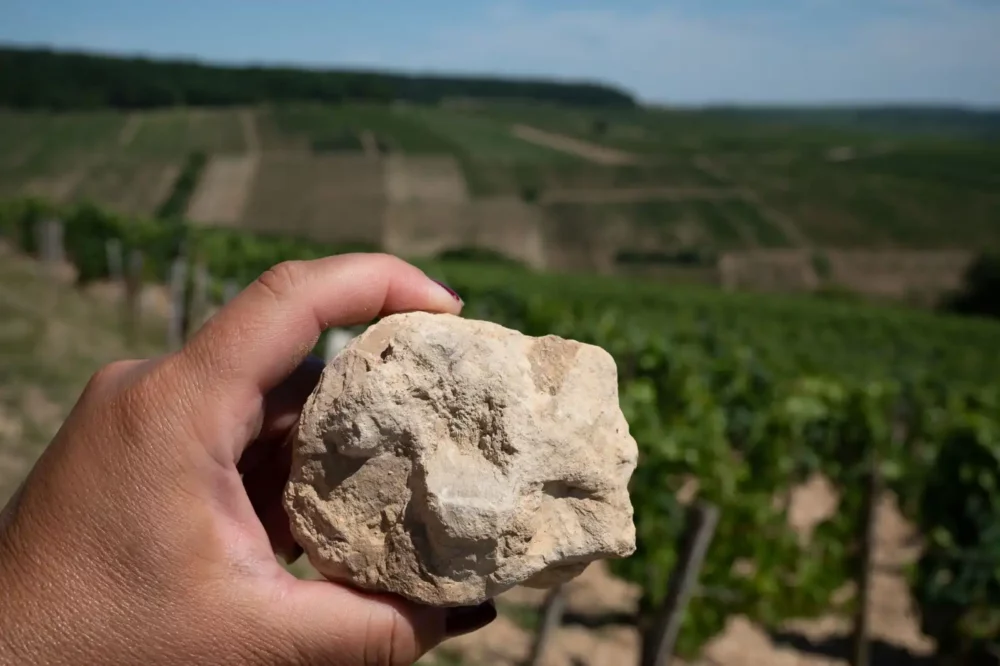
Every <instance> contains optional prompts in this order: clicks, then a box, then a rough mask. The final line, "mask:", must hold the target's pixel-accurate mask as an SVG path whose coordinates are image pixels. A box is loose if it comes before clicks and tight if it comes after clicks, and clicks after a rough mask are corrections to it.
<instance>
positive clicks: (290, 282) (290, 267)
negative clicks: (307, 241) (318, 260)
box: [257, 260, 305, 298]
mask: <svg viewBox="0 0 1000 666" xmlns="http://www.w3.org/2000/svg"><path fill="white" fill-rule="evenodd" d="M304 271H305V268H304V262H302V261H298V260H291V261H283V262H281V263H280V264H276V265H274V266H272V267H271V268H269V269H267V270H266V271H264V272H263V273H262V274H261V275H260V277H259V278H257V283H258V284H259V285H260V286H261V287H263V288H264V289H265V290H267V291H268V292H269V293H270V294H271V295H272V296H274V297H275V298H284V297H286V296H287V295H288V294H289V293H291V292H293V291H294V290H295V288H296V286H297V285H298V284H299V283H301V281H302V276H303V273H304Z"/></svg>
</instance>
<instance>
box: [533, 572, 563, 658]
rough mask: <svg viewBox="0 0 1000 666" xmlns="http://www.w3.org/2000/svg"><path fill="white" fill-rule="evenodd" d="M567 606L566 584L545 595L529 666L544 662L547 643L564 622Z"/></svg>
mask: <svg viewBox="0 0 1000 666" xmlns="http://www.w3.org/2000/svg"><path fill="white" fill-rule="evenodd" d="M565 608H566V587H565V585H559V586H557V587H554V588H552V589H551V590H549V593H548V594H547V595H545V603H543V604H542V622H541V624H540V625H539V627H538V633H537V634H535V641H534V643H532V645H531V656H529V657H528V661H527V666H539V664H541V663H542V655H543V654H544V653H545V645H546V644H547V643H548V640H549V638H550V637H551V635H552V632H553V631H555V630H556V629H558V628H559V625H560V624H562V617H563V611H564V610H565Z"/></svg>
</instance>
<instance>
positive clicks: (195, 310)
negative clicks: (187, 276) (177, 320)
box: [189, 262, 210, 330]
mask: <svg viewBox="0 0 1000 666" xmlns="http://www.w3.org/2000/svg"><path fill="white" fill-rule="evenodd" d="M193 280H194V284H193V285H192V292H191V319H190V322H189V328H193V329H195V330H197V329H198V327H200V326H201V324H202V322H204V321H205V319H206V318H207V317H208V286H209V282H210V276H209V274H208V268H207V267H206V266H205V264H203V263H201V262H198V263H196V264H195V265H194V276H193Z"/></svg>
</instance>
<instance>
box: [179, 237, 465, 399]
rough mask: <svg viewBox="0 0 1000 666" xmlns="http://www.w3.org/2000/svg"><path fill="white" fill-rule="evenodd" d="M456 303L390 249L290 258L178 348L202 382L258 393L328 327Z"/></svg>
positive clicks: (458, 305)
mask: <svg viewBox="0 0 1000 666" xmlns="http://www.w3.org/2000/svg"><path fill="white" fill-rule="evenodd" d="M461 309H462V302H461V300H460V299H459V298H458V297H457V296H455V295H454V293H453V292H450V290H448V289H446V288H445V287H444V286H442V285H440V284H438V283H437V282H434V281H433V280H431V279H430V278H429V277H427V276H426V275H425V274H424V273H423V271H421V270H420V269H418V268H417V267H415V266H413V265H411V264H408V263H406V262H405V261H403V260H402V259H398V258H397V257H393V256H390V255H385V254H345V255H339V256H335V257H326V258H323V259H315V260H312V261H291V262H285V263H282V264H278V265H277V266H275V267H273V268H271V269H270V270H268V271H266V272H265V273H264V274H263V275H261V276H260V277H259V278H258V279H257V280H256V281H254V282H253V284H251V285H250V286H249V287H247V288H246V289H245V290H244V291H242V292H241V293H240V294H239V295H238V296H237V297H236V298H234V299H233V300H232V301H230V302H229V303H228V304H227V305H226V306H225V307H224V308H222V309H221V310H220V311H219V312H218V313H217V314H216V315H215V316H214V317H213V318H212V319H211V320H209V321H208V323H206V324H205V326H204V327H202V329H201V330H200V331H199V332H198V333H197V334H196V335H195V336H194V337H193V338H192V339H191V340H190V342H189V343H188V344H187V345H186V346H185V348H184V350H183V351H182V352H181V354H182V355H186V356H187V357H188V358H190V359H191V360H192V361H194V366H195V368H196V370H194V372H196V373H197V374H199V375H200V376H199V377H198V378H197V380H201V381H206V382H207V383H206V384H203V385H216V386H218V385H219V384H220V383H221V384H223V385H224V386H227V387H228V388H229V389H232V390H235V391H236V392H242V391H243V390H252V391H254V392H256V393H258V394H259V395H264V394H266V393H267V392H268V391H270V390H271V389H273V388H274V387H276V386H277V385H278V384H279V383H280V382H281V381H282V380H284V379H285V378H286V377H288V376H289V375H290V374H291V373H292V371H293V370H295V368H297V367H298V366H299V364H300V363H302V361H303V360H304V359H305V358H306V356H307V355H308V354H309V353H310V352H311V351H312V349H313V347H315V345H316V342H317V340H318V339H319V336H320V334H321V333H322V332H323V330H324V329H326V328H329V327H332V326H351V325H355V324H360V323H365V322H368V321H371V320H372V319H374V318H375V317H377V316H380V315H387V314H392V313H394V312H408V311H415V310H423V311H426V312H446V313H451V314H458V313H459V312H460V311H461ZM199 383H200V382H199Z"/></svg>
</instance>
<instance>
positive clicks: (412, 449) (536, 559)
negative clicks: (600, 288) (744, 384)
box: [285, 313, 638, 606]
mask: <svg viewBox="0 0 1000 666" xmlns="http://www.w3.org/2000/svg"><path fill="white" fill-rule="evenodd" d="M293 446H294V452H293V462H292V473H291V477H290V479H289V482H288V485H287V486H286V489H285V508H286V511H287V512H288V514H289V517H290V518H291V525H292V532H293V535H294V536H295V538H296V540H297V541H298V542H299V544H300V545H302V547H303V548H304V549H305V551H306V553H307V554H308V556H309V560H310V562H311V563H312V565H313V566H314V567H316V569H317V570H318V571H319V572H320V573H322V574H324V575H325V576H326V577H327V578H330V579H332V580H340V581H345V582H348V583H350V584H352V585H354V586H356V587H359V588H361V589H365V590H369V591H378V592H391V593H395V594H399V595H402V596H404V597H407V598H409V599H411V600H414V601H418V602H422V603H425V604H430V605H435V606H457V605H471V604H479V603H481V602H483V601H485V600H486V599H489V598H492V597H495V596H496V595H498V594H500V593H501V592H503V591H505V590H507V589H509V588H511V587H514V586H515V585H527V586H530V587H550V586H553V585H556V584H558V583H561V582H564V581H567V580H569V579H571V578H573V577H575V576H577V575H579V574H580V573H582V572H583V570H584V569H585V568H586V566H587V565H588V564H589V563H590V562H592V561H594V560H598V559H605V558H613V557H627V556H629V555H631V554H632V553H633V552H634V551H635V527H634V525H633V521H632V505H631V502H630V500H629V495H628V488H627V486H628V481H629V478H630V477H631V475H632V472H633V471H634V470H635V466H636V460H637V457H638V450H637V447H636V443H635V440H634V439H633V438H632V437H631V436H630V435H629V430H628V423H627V422H626V421H625V417H624V416H623V414H622V412H621V409H620V407H619V405H618V381H617V369H616V367H615V363H614V360H613V359H612V358H611V356H610V355H609V354H608V353H607V352H606V351H604V350H603V349H601V348H600V347H595V346H593V345H586V344H582V343H579V342H574V341H572V340H564V339H562V338H558V337H555V336H546V337H542V338H533V337H528V336H525V335H523V334H521V333H519V332H517V331H513V330H510V329H507V328H504V327H502V326H499V325H497V324H492V323H489V322H483V321H475V320H467V319H462V318H460V317H455V316H452V315H445V314H427V313H410V314H399V315H393V316H390V317H386V318H385V319H383V320H381V321H380V322H379V323H378V324H376V325H375V326H372V327H371V328H369V329H368V330H367V331H366V332H365V333H364V334H362V335H361V336H359V337H357V338H355V339H354V340H353V341H351V343H350V344H348V346H347V347H346V348H345V349H344V350H343V351H342V352H341V353H340V354H338V355H337V357H336V358H335V359H334V360H333V361H332V362H331V363H330V364H329V365H328V366H327V367H326V369H325V371H324V373H323V376H322V378H321V380H320V382H319V385H318V386H317V388H316V390H315V391H314V392H313V394H312V396H311V397H310V398H309V400H308V401H307V403H306V405H305V408H304V410H303V413H302V417H301V419H300V422H299V428H298V431H297V432H296V434H295V435H294V443H293Z"/></svg>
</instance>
